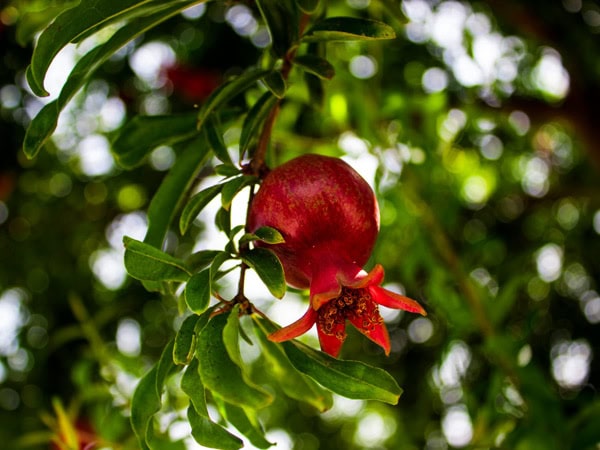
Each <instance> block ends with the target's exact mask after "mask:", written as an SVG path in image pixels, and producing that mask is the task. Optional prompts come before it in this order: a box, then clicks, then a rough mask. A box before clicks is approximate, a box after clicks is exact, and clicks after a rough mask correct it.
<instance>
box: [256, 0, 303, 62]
mask: <svg viewBox="0 0 600 450" xmlns="http://www.w3.org/2000/svg"><path fill="white" fill-rule="evenodd" d="M256 3H257V4H258V8H259V9H260V13H261V14H262V16H263V18H264V20H265V23H266V24H267V27H268V28H269V32H270V35H271V46H272V49H273V52H274V53H275V55H276V56H278V57H279V58H283V57H284V56H285V54H286V53H287V52H288V50H289V49H290V47H291V46H292V44H294V43H295V42H296V41H297V40H298V34H299V28H298V23H299V16H300V13H299V11H298V6H297V5H296V2H295V1H294V0H257V2H256Z"/></svg>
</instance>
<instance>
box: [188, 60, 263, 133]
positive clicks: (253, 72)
mask: <svg viewBox="0 0 600 450" xmlns="http://www.w3.org/2000/svg"><path fill="white" fill-rule="evenodd" d="M270 72H271V71H270V70H267V69H256V68H253V69H249V70H247V71H246V72H244V73H243V74H242V75H240V76H238V77H236V78H233V79H230V80H228V81H226V82H225V83H224V84H222V85H221V86H219V87H218V88H217V89H215V90H214V91H213V92H212V94H211V95H210V96H209V97H208V98H207V99H206V101H205V102H204V104H203V105H202V108H201V109H200V111H199V112H198V121H197V127H198V128H200V127H202V126H203V125H204V122H205V121H206V119H207V118H208V116H209V115H210V113H211V112H213V111H214V110H215V109H217V108H219V107H221V106H223V105H224V104H225V103H227V102H228V101H230V100H231V99H233V98H234V97H235V96H237V95H238V94H240V93H241V92H244V91H245V90H246V89H248V88H249V87H250V86H252V85H253V84H254V83H256V82H257V81H258V80H260V79H261V78H263V77H264V76H265V75H267V74H268V73H270Z"/></svg>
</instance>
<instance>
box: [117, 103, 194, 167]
mask: <svg viewBox="0 0 600 450" xmlns="http://www.w3.org/2000/svg"><path fill="white" fill-rule="evenodd" d="M196 134H198V131H197V130H196V114H195V113H193V114H177V115H168V116H135V117H134V118H133V119H131V120H130V121H129V122H128V123H127V124H126V125H125V126H124V127H123V128H121V131H120V132H119V134H118V135H117V137H116V139H115V140H114V142H113V146H112V152H113V155H114V156H115V160H116V161H117V162H118V163H119V164H120V165H121V166H122V167H124V168H126V169H132V168H134V167H136V166H138V165H139V164H141V163H142V161H143V160H144V157H145V156H146V155H147V154H148V153H149V152H151V151H152V150H154V149H155V148H156V147H158V146H159V145H172V144H174V143H176V142H181V141H184V140H187V139H189V138H190V137H193V136H194V135H196Z"/></svg>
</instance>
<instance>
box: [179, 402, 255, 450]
mask: <svg viewBox="0 0 600 450" xmlns="http://www.w3.org/2000/svg"><path fill="white" fill-rule="evenodd" d="M187 417H188V421H189V422H190V426H191V427H192V437H193V438H194V440H195V441H196V442H197V443H198V444H200V445H203V446H205V447H210V448H219V449H222V450H237V449H240V448H243V447H244V442H243V441H242V440H241V439H240V438H238V437H237V436H234V435H233V434H231V433H230V432H229V431H227V430H226V429H225V428H223V427H222V426H221V425H219V424H217V423H214V422H213V421H212V420H210V419H209V418H208V416H201V415H200V414H198V412H197V411H196V410H195V409H194V408H193V407H192V406H190V407H189V408H188V414H187Z"/></svg>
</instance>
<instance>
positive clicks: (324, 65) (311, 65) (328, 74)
mask: <svg viewBox="0 0 600 450" xmlns="http://www.w3.org/2000/svg"><path fill="white" fill-rule="evenodd" d="M294 64H296V65H298V66H300V67H302V68H303V69H304V70H305V71H307V72H308V73H312V74H313V75H316V76H317V77H319V78H321V79H322V80H330V79H331V78H333V77H334V75H335V69H334V67H333V66H332V65H331V63H330V62H329V61H327V60H326V59H325V58H321V57H320V56H317V55H310V54H306V55H299V56H296V58H294Z"/></svg>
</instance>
